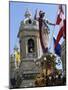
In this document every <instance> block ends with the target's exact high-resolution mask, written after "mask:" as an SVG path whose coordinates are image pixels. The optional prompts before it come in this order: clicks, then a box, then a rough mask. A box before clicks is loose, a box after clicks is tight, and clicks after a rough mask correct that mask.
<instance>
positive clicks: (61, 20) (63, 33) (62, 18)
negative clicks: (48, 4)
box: [54, 5, 66, 48]
mask: <svg viewBox="0 0 68 90" xmlns="http://www.w3.org/2000/svg"><path fill="white" fill-rule="evenodd" d="M56 25H59V26H60V29H59V33H58V35H57V38H56V42H55V46H54V47H55V48H56V46H57V45H58V43H59V41H60V39H61V37H63V38H66V19H65V15H64V11H63V8H62V5H59V10H58V15H57V20H56Z"/></svg>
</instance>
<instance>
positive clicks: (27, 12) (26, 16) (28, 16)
mask: <svg viewBox="0 0 68 90" xmlns="http://www.w3.org/2000/svg"><path fill="white" fill-rule="evenodd" d="M24 16H25V18H30V17H31V13H30V11H29V9H28V8H27V9H26V12H25V15H24Z"/></svg>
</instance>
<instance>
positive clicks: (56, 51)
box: [53, 37, 61, 56]
mask: <svg viewBox="0 0 68 90" xmlns="http://www.w3.org/2000/svg"><path fill="white" fill-rule="evenodd" d="M53 40H54V44H55V42H56V39H55V38H54V37H53ZM54 51H55V53H56V54H57V55H58V56H61V45H60V44H59V43H58V44H57V46H56V48H54Z"/></svg>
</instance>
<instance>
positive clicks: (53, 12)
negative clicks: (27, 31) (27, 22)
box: [10, 2, 65, 53]
mask: <svg viewBox="0 0 68 90" xmlns="http://www.w3.org/2000/svg"><path fill="white" fill-rule="evenodd" d="M27 8H28V9H29V10H30V11H31V13H32V18H33V17H34V14H35V10H36V9H38V10H43V11H44V12H45V13H46V18H47V19H48V20H49V21H50V22H52V23H55V21H56V16H57V9H58V5H54V4H39V3H25V2H10V53H12V52H13V48H14V46H15V45H16V44H18V38H17V34H18V32H19V27H20V22H21V21H22V20H23V19H24V14H25V11H26V9H27ZM64 10H65V6H64ZM49 28H50V38H51V35H52V32H53V30H54V36H55V37H57V34H58V31H59V26H55V28H54V27H53V26H50V25H49ZM49 42H50V40H49ZM62 42H63V39H61V40H60V43H62ZM49 44H50V43H49Z"/></svg>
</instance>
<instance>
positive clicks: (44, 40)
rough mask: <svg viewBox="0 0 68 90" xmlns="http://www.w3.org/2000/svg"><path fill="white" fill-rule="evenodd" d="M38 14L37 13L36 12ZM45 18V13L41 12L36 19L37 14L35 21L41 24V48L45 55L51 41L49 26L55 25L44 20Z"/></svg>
mask: <svg viewBox="0 0 68 90" xmlns="http://www.w3.org/2000/svg"><path fill="white" fill-rule="evenodd" d="M36 13H37V12H36ZM44 16H45V12H43V11H40V12H39V17H38V18H36V14H35V19H36V20H37V21H38V22H39V36H40V43H41V47H42V51H43V53H46V52H48V41H49V35H48V34H49V31H50V30H49V27H48V25H47V24H49V25H53V26H54V25H55V24H52V23H50V22H49V21H48V20H46V19H44Z"/></svg>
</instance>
